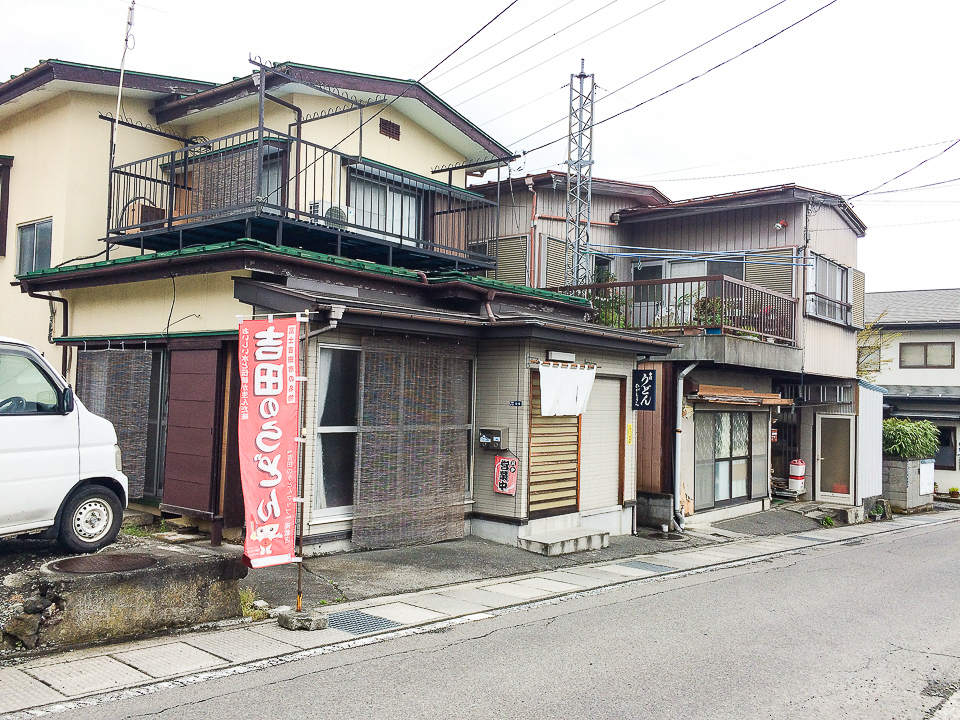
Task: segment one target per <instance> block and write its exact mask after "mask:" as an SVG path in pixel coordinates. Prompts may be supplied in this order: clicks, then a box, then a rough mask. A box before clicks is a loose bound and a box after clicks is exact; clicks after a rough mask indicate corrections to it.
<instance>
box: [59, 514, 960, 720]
mask: <svg viewBox="0 0 960 720" xmlns="http://www.w3.org/2000/svg"><path fill="white" fill-rule="evenodd" d="M958 547H960V523H951V524H947V525H942V526H936V527H927V528H917V529H911V530H908V531H905V532H901V533H893V534H889V535H881V536H879V537H872V538H866V539H863V540H854V541H850V542H847V543H842V544H833V545H828V546H820V547H816V548H810V549H807V550H804V551H802V552H799V553H796V554H792V555H787V556H783V557H780V558H776V559H772V560H767V561H763V562H757V563H753V564H749V565H744V566H740V567H733V568H726V569H718V570H712V571H706V572H700V573H693V574H687V575H684V576H675V577H670V578H662V579H659V580H653V581H644V582H640V583H635V584H632V585H628V586H621V587H620V588H617V589H612V590H608V591H605V592H599V593H595V594H590V595H586V596H581V597H576V598H573V599H569V600H566V601H562V602H557V603H555V604H547V605H540V606H534V607H528V608H524V609H520V610H517V611H515V612H509V613H506V614H503V615H499V616H497V617H494V618H491V619H485V620H480V621H477V622H472V623H468V624H464V625H459V626H454V627H451V628H448V629H445V630H443V631H440V632H434V633H427V634H421V635H414V636H409V637H403V638H399V639H393V640H387V641H385V642H381V643H378V644H373V645H368V646H365V647H359V648H353V649H348V650H341V651H338V652H333V653H330V654H326V655H320V656H315V657H311V658H308V659H304V660H299V661H296V662H291V663H287V664H284V665H280V666H277V667H273V668H268V669H264V670H257V671H252V672H248V673H245V674H241V675H235V676H231V677H227V678H223V679H218V680H211V681H207V682H200V683H197V684H195V685H191V686H187V687H179V688H169V689H159V690H157V691H156V692H154V693H152V694H150V695H146V696H142V697H135V698H128V699H123V700H117V701H114V702H106V703H102V704H98V705H94V706H91V707H86V708H82V709H77V710H72V711H67V712H63V713H60V714H58V715H57V716H56V717H58V718H63V719H64V720H67V719H68V718H69V719H72V718H84V720H89V719H90V718H140V717H150V718H171V719H176V720H190V719H192V718H198V719H200V718H202V719H203V720H207V719H208V718H241V717H244V718H246V717H250V718H265V719H268V720H277V719H280V718H282V719H286V718H291V719H292V718H297V719H298V720H299V718H338V719H341V720H342V719H347V718H364V719H368V718H449V717H463V718H535V717H536V718H591V720H594V719H599V718H624V717H632V718H657V719H658V720H659V719H663V718H683V719H699V718H710V719H714V718H717V719H723V718H737V719H738V720H744V719H747V718H777V719H778V720H779V719H782V718H817V719H818V720H822V719H823V718H838V717H839V718H871V719H872V718H897V719H900V718H924V717H931V716H935V717H942V716H944V711H945V710H947V709H948V708H941V705H943V704H944V703H945V702H946V701H947V698H950V697H951V696H952V695H953V694H954V693H955V692H956V691H957V689H958V687H960V628H958V625H957V624H956V623H953V622H952V621H953V620H954V618H953V614H954V613H955V612H956V611H957V598H960V573H958V572H957V565H956V555H957V551H956V548H958ZM951 716H952V715H951Z"/></svg>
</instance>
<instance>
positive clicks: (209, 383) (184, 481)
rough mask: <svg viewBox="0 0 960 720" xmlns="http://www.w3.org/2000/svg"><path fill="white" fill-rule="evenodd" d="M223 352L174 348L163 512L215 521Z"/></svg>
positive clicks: (171, 364)
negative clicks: (221, 355)
mask: <svg viewBox="0 0 960 720" xmlns="http://www.w3.org/2000/svg"><path fill="white" fill-rule="evenodd" d="M219 370H220V353H219V351H218V350H215V349H207V350H171V351H170V384H169V389H168V397H169V401H168V404H167V448H166V461H165V464H164V475H163V503H162V504H161V506H160V507H161V509H162V510H167V511H169V512H178V513H182V514H185V515H193V516H197V517H206V518H212V517H213V516H214V514H215V512H214V506H213V505H214V500H215V498H216V490H217V482H218V476H219V472H218V463H217V460H218V459H219V456H220V452H219V441H220V432H219V423H218V415H219V413H218V407H219V397H220V393H219V377H220V372H219Z"/></svg>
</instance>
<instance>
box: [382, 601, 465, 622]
mask: <svg viewBox="0 0 960 720" xmlns="http://www.w3.org/2000/svg"><path fill="white" fill-rule="evenodd" d="M366 612H367V613H369V614H370V615H376V616H377V617H382V618H386V619H387V620H392V621H393V622H395V623H400V624H401V625H417V624H419V623H425V622H430V621H431V620H443V619H445V618H447V617H449V616H448V615H447V614H446V613H439V612H437V611H435V610H426V609H424V608H422V607H416V606H414V605H408V604H407V603H402V602H394V603H386V604H385V605H374V606H372V607H368V608H367V609H366Z"/></svg>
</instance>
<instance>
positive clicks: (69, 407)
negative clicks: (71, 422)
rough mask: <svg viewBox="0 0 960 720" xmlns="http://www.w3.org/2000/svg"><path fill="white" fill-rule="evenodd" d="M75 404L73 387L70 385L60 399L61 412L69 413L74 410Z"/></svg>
mask: <svg viewBox="0 0 960 720" xmlns="http://www.w3.org/2000/svg"><path fill="white" fill-rule="evenodd" d="M73 406H74V402H73V388H72V387H68V388H66V389H65V390H64V391H63V396H62V397H61V399H60V412H61V413H63V414H64V415H69V414H70V413H72V412H73Z"/></svg>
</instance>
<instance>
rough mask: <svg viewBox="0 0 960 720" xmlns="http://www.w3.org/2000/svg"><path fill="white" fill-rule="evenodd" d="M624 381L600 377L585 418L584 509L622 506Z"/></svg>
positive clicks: (581, 444) (582, 460)
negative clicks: (622, 390)
mask: <svg viewBox="0 0 960 720" xmlns="http://www.w3.org/2000/svg"><path fill="white" fill-rule="evenodd" d="M621 405H622V403H621V397H620V379H619V378H600V377H598V378H597V379H596V381H595V382H594V384H593V390H592V391H591V392H590V400H589V401H588V402H587V409H586V412H585V413H584V414H583V420H582V424H581V439H580V454H581V459H580V509H581V510H595V509H598V508H604V507H610V506H611V505H617V504H619V502H620V457H621V455H622V453H623V446H622V442H623V436H622V434H621V431H620V408H621Z"/></svg>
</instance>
